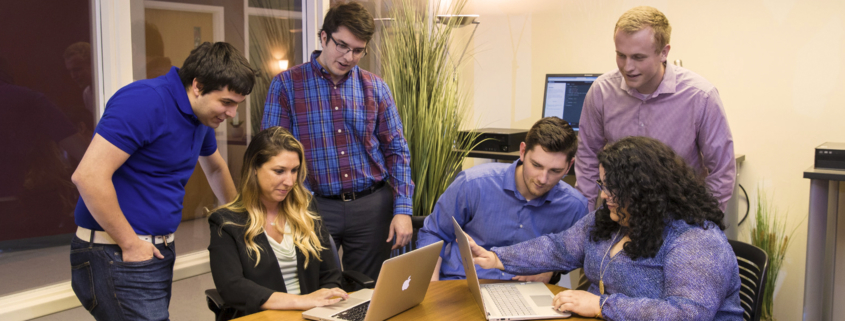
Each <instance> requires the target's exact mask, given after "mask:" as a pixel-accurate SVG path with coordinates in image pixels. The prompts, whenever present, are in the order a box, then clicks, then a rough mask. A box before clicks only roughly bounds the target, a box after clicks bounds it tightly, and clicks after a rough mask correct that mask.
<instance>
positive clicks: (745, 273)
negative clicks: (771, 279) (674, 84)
mask: <svg viewBox="0 0 845 321" xmlns="http://www.w3.org/2000/svg"><path fill="white" fill-rule="evenodd" d="M728 242H729V243H730V244H731V247H732V248H733V250H734V254H736V260H737V263H738V264H739V278H740V280H741V283H742V286H741V287H740V289H739V300H740V304H741V305H742V309H743V310H745V317H744V319H745V321H758V320H760V312H761V311H760V309H761V307H762V306H763V300H762V299H763V291H765V290H766V277H767V274H768V273H769V256H768V255H766V251H763V250H762V249H760V248H759V247H756V246H754V245H751V244H748V243H743V242H739V241H734V240H728Z"/></svg>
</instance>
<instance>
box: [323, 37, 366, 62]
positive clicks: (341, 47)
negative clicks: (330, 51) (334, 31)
mask: <svg viewBox="0 0 845 321" xmlns="http://www.w3.org/2000/svg"><path fill="white" fill-rule="evenodd" d="M329 39H331V40H332V42H334V47H335V48H336V49H337V52H339V53H341V54H343V55H346V53H348V52H350V51H351V52H352V58H361V57H364V56H366V55H367V48H355V49H352V48H350V47H349V45H347V44H345V43H337V41H336V40H334V38H332V37H329Z"/></svg>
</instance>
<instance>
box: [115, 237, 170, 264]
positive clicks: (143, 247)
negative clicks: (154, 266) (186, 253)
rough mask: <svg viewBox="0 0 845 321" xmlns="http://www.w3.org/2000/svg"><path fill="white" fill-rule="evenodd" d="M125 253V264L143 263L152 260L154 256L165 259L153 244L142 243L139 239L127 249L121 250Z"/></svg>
mask: <svg viewBox="0 0 845 321" xmlns="http://www.w3.org/2000/svg"><path fill="white" fill-rule="evenodd" d="M120 249H121V250H122V251H123V262H141V261H147V260H151V259H152V258H153V256H155V257H157V258H159V260H160V259H163V258H164V255H161V252H159V250H158V249H157V248H156V247H155V245H153V243H150V242H145V241H142V240H141V239H139V238H136V239H135V242H132V244H130V245H129V246H127V247H125V248H124V247H121V248H120Z"/></svg>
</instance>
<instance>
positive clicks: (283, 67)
mask: <svg viewBox="0 0 845 321" xmlns="http://www.w3.org/2000/svg"><path fill="white" fill-rule="evenodd" d="M279 69H281V70H282V71H285V70H288V61H287V60H279Z"/></svg>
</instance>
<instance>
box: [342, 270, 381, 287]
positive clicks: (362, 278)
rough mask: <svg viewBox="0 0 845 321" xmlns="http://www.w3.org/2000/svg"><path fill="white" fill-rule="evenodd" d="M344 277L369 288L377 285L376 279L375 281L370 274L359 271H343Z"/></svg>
mask: <svg viewBox="0 0 845 321" xmlns="http://www.w3.org/2000/svg"><path fill="white" fill-rule="evenodd" d="M343 277H344V278H346V279H347V280H351V281H352V282H355V283H356V284H359V285H361V286H363V287H364V288H367V289H372V288H374V287H375V286H376V281H373V279H371V278H370V277H369V276H366V275H364V274H363V273H361V272H358V271H350V270H346V271H343Z"/></svg>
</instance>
